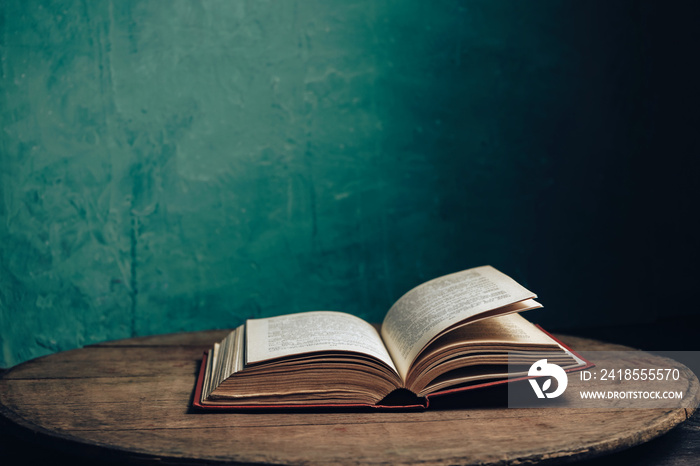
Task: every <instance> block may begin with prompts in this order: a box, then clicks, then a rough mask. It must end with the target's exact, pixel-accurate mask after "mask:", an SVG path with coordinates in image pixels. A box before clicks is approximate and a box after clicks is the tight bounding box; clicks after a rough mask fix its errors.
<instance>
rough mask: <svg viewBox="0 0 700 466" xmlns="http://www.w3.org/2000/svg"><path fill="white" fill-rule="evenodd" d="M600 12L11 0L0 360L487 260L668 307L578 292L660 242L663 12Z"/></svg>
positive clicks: (400, 3)
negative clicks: (658, 60)
mask: <svg viewBox="0 0 700 466" xmlns="http://www.w3.org/2000/svg"><path fill="white" fill-rule="evenodd" d="M608 3H609V2H536V3H531V2H520V1H510V2H494V1H491V0H484V1H472V2H459V1H452V0H444V1H437V2H432V1H431V2H427V1H418V0H410V1H406V0H397V1H371V0H350V1H333V2H327V1H301V0H300V1H286V2H282V1H278V2H266V1H240V2H238V1H213V0H212V1H206V2H204V1H172V2H171V1H168V2H160V1H97V2H92V1H78V0H66V1H43V2H39V1H26V0H8V1H4V2H2V4H1V5H0V15H1V17H0V20H1V24H0V30H1V31H2V34H1V36H0V40H1V41H2V42H1V48H0V54H1V59H2V78H1V80H0V89H1V93H0V95H1V96H2V97H1V98H2V107H1V113H0V124H1V125H2V133H1V134H0V141H1V146H0V150H1V152H0V173H1V176H2V178H1V179H0V183H1V185H0V187H1V190H0V201H1V202H0V244H1V246H0V344H1V348H2V350H1V351H0V366H1V367H8V366H12V365H14V364H17V363H19V362H21V361H24V360H26V359H29V358H32V357H36V356H39V355H42V354H46V353H49V352H54V351H59V350H64V349H69V348H74V347H78V346H81V345H85V344H89V343H92V342H96V341H102V340H107V339H115V338H124V337H130V336H133V335H146V334H154V333H164V332H174V331H183V330H199V329H207V328H224V327H232V326H235V325H238V324H239V323H241V322H242V321H243V320H244V319H245V318H248V317H260V316H269V315H275V314H280V313H288V312H298V311H304V310H313V309H335V310H342V311H347V312H351V313H354V314H357V315H359V316H362V317H364V318H367V319H369V320H373V321H378V320H381V318H382V316H383V315H384V313H385V312H386V310H387V309H388V307H389V306H390V305H391V303H392V302H393V301H394V300H396V299H398V297H400V295H401V294H402V293H403V292H405V291H407V290H408V289H409V288H410V287H412V286H414V285H416V284H418V283H420V282H422V281H424V280H427V279H430V278H433V277H435V276H438V275H442V274H445V273H449V272H453V271H456V270H461V269H464V268H468V267H472V266H477V265H483V264H487V263H488V264H492V265H494V266H496V267H498V268H500V269H501V270H503V271H504V272H506V273H509V274H510V275H512V276H514V277H515V278H516V279H518V280H519V281H521V282H523V283H524V284H525V285H526V286H529V287H531V288H532V289H534V290H535V291H536V292H538V293H539V294H540V295H541V297H542V301H543V302H544V304H545V306H546V308H547V309H550V311H549V312H548V311H541V312H542V314H539V315H538V316H535V315H533V316H532V317H533V318H535V319H536V320H539V321H541V322H543V323H545V324H549V325H551V326H554V327H558V328H559V327H563V328H566V327H567V326H569V327H570V326H574V325H578V324H582V323H585V322H589V321H591V320H608V321H611V322H620V321H625V320H626V319H629V318H641V319H644V318H646V319H653V318H655V317H656V316H658V315H659V312H660V311H659V310H657V309H656V308H655V307H654V306H646V307H644V306H641V307H640V306H637V307H636V308H629V307H625V306H617V308H616V309H615V312H612V313H611V312H610V311H609V309H608V308H606V307H602V306H600V305H591V303H590V302H587V301H586V300H585V299H584V296H592V297H593V298H594V299H595V298H596V297H601V296H602V298H608V306H609V305H611V304H612V305H617V304H621V303H625V302H627V301H625V299H623V297H622V295H621V294H619V293H617V292H616V290H615V288H616V286H617V284H616V282H615V281H614V278H615V277H619V274H620V273H622V274H623V275H624V274H629V273H630V272H629V270H630V268H632V269H634V267H636V266H639V265H642V264H643V263H644V259H643V258H639V257H638V251H639V246H640V245H643V244H647V245H648V242H647V241H655V239H654V238H653V234H652V233H644V231H642V232H641V233H638V234H637V235H636V236H634V238H632V239H630V238H631V236H630V235H629V233H631V232H637V231H638V229H637V228H636V227H635V225H636V224H637V223H638V222H639V221H642V219H643V218H646V215H647V211H646V210H645V209H644V208H642V207H639V202H638V197H639V196H640V195H641V196H642V198H643V200H644V201H645V202H647V201H648V203H653V196H651V195H649V194H644V193H646V192H647V191H645V188H644V186H646V183H647V177H648V176H649V174H650V173H652V171H653V170H655V169H654V168H653V167H651V166H645V165H643V164H642V165H639V164H637V161H639V160H640V158H641V156H640V154H642V155H643V154H644V151H646V150H648V148H649V147H653V146H654V144H655V143H656V142H658V141H659V140H660V137H659V136H653V135H651V133H650V132H649V131H648V129H649V128H650V127H651V126H654V124H655V120H654V119H653V117H652V115H654V113H653V112H654V111H655V109H654V108H651V107H650V105H652V104H653V103H654V102H656V103H660V102H661V103H662V102H665V99H663V97H664V96H658V95H656V94H655V93H654V92H655V91H653V89H656V87H655V86H656V84H657V83H655V82H654V77H655V76H656V77H658V76H660V75H658V74H654V71H653V70H651V68H650V63H651V62H650V59H649V56H650V54H651V57H652V58H653V57H654V56H660V52H659V50H660V49H659V47H660V46H658V45H655V43H654V42H653V41H652V43H651V45H650V42H649V41H650V40H651V39H654V38H656V37H657V35H656V34H655V33H654V32H653V31H652V32H649V29H648V28H647V26H648V24H649V22H650V21H651V22H652V23H653V20H654V18H655V17H656V16H655V13H656V12H655V11H653V8H651V7H650V6H649V5H647V4H638V3H637V2H622V3H615V2H612V3H615V5H609V4H608ZM650 38H651V39H650ZM654 54H656V55H654ZM650 73H651V74H650ZM649 76H651V77H649ZM652 94H653V95H652ZM640 97H645V99H641V98H640ZM650 99H651V100H650ZM650 102H651V103H650ZM661 105H663V104H661ZM652 106H653V105H652ZM659 127H661V130H659V129H658V128H659ZM655 128H657V133H656V134H659V131H661V132H662V133H663V131H662V130H663V126H662V125H656V126H655ZM681 141H682V140H681ZM635 164H636V165H635ZM632 165H634V166H636V167H637V168H630V167H631V166H632ZM640 167H641V168H640ZM681 176H684V175H681ZM644 196H646V197H644ZM681 202H683V201H681ZM648 203H647V204H645V205H646V206H648V205H650V204H648ZM679 228H680V225H679ZM646 231H648V229H647V230H646ZM640 235H641V236H640ZM645 235H646V236H645ZM648 235H651V236H652V237H649V236H648ZM680 241H681V243H682V241H686V242H689V241H690V239H681V240H680ZM610 251H615V255H614V257H613V255H611V254H609V253H610ZM647 252H649V248H647ZM648 257H649V256H648V255H647V258H648ZM599 265H602V266H603V269H604V270H603V271H601V270H599V269H598V266H599ZM635 273H636V272H635ZM639 273H641V272H639ZM635 279H636V276H634V277H632V278H630V279H626V281H625V283H627V284H632V283H634V280H635ZM635 286H637V285H635ZM634 289H635V290H637V289H640V288H639V287H636V288H634ZM632 301H633V304H641V303H642V301H641V300H632ZM640 316H641V317H640Z"/></svg>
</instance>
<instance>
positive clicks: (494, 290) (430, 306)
mask: <svg viewBox="0 0 700 466" xmlns="http://www.w3.org/2000/svg"><path fill="white" fill-rule="evenodd" d="M535 297H536V295H535V294H534V293H532V292H531V291H528V290H527V289H525V288H524V287H523V286H521V285H520V284H518V283H517V282H516V281H515V280H513V279H512V278H510V277H509V276H507V275H505V274H503V273H501V272H499V271H498V270H496V269H494V268H493V267H491V266H489V265H486V266H482V267H476V268H473V269H468V270H464V271H462V272H457V273H453V274H450V275H445V276H444V277H439V278H436V279H434V280H430V281H429V282H426V283H423V284H422V285H419V286H417V287H416V288H413V289H412V290H411V291H409V292H408V293H406V294H405V295H403V296H402V297H401V298H400V299H399V300H398V301H397V302H396V303H395V304H394V305H393V306H392V307H391V309H389V312H388V313H387V315H386V317H385V318H384V323H383V324H382V337H383V338H384V344H385V345H386V347H387V349H388V351H389V352H390V354H391V356H392V358H393V359H394V362H395V364H396V367H397V369H398V370H399V375H400V376H401V378H402V379H404V380H405V379H406V374H407V373H408V369H409V366H410V365H411V363H412V362H413V360H414V359H415V358H416V356H417V355H418V353H419V352H420V351H421V350H422V349H423V348H424V347H425V345H427V344H428V343H429V342H430V341H431V340H432V339H433V338H435V337H436V336H437V335H438V334H439V333H440V332H442V331H443V330H445V329H447V328H448V327H450V326H451V325H454V324H456V323H458V322H460V321H462V320H465V319H468V318H472V317H475V316H478V315H479V314H482V313H485V312H488V311H491V310H494V309H497V308H500V307H503V306H506V305H508V304H512V303H515V302H518V301H522V300H525V299H530V298H535Z"/></svg>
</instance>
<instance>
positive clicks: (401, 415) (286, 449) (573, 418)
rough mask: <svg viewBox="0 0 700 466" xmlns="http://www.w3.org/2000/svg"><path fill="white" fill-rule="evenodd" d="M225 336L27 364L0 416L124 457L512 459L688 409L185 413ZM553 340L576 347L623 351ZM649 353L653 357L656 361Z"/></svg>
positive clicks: (585, 442) (603, 441) (462, 402)
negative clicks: (209, 353)
mask: <svg viewBox="0 0 700 466" xmlns="http://www.w3.org/2000/svg"><path fill="white" fill-rule="evenodd" d="M226 333H227V332H226V331H208V332H194V333H182V334H172V335H162V336H154V337H143V338H133V339H129V340H120V341H114V342H107V343H103V344H98V345H93V346H89V347H85V348H82V349H77V350H73V351H66V352H63V353H57V354H53V355H50V356H46V357H43V358H39V359H35V360H32V361H28V362H26V363H24V364H21V365H19V366H16V367H14V368H13V369H12V370H10V371H9V372H7V373H6V374H4V376H3V377H2V378H1V379H0V414H2V416H3V417H4V418H6V420H9V422H10V423H11V425H12V427H13V431H14V432H16V433H18V434H19V435H23V436H25V437H31V438H32V439H33V441H39V442H43V443H48V444H52V445H55V446H60V448H62V449H63V450H66V449H68V450H72V451H75V452H79V453H80V454H81V455H84V456H87V457H93V458H97V457H101V456H104V457H109V458H110V459H112V460H115V459H116V460H118V461H120V462H125V463H126V462H134V463H138V462H148V463H149V464H152V463H153V462H155V461H159V462H164V463H167V464H178V463H183V464H198V463H201V464H212V463H276V464H299V463H303V464H328V463H343V464H357V463H363V464H365V463H382V464H401V463H425V464H436V463H439V464H445V463H450V464H496V463H497V464H508V463H516V464H521V463H534V462H539V461H553V462H562V461H567V460H575V459H583V458H592V457H595V456H598V455H603V454H606V453H610V452H613V451H618V450H621V449H624V448H628V447H631V446H633V445H637V444H640V443H643V442H645V441H647V440H650V439H652V438H654V437H657V436H659V435H661V434H663V433H665V432H667V431H668V430H670V429H671V428H672V427H674V426H675V425H677V424H679V423H681V422H683V421H684V420H685V419H687V418H688V417H689V416H690V415H691V414H692V411H693V409H682V408H680V409H558V410H557V411H556V414H555V415H553V411H552V410H547V409H508V408H506V407H505V406H504V404H503V400H502V398H501V399H500V401H494V399H493V396H490V395H489V392H488V391H487V390H482V393H481V394H479V393H473V394H465V395H463V396H462V397H460V398H459V399H458V400H451V401H449V402H448V403H447V404H443V405H442V406H440V405H439V404H438V406H437V407H436V408H437V409H430V410H427V411H422V412H364V411H360V412H358V411H345V412H333V411H322V412H319V411H306V412H304V411H297V412H274V413H270V412H267V413H260V412H257V413H204V414H203V413H200V412H195V411H193V410H192V408H191V401H192V395H193V388H194V382H195V377H196V374H197V371H198V369H199V362H200V361H201V357H202V352H203V351H204V350H205V349H208V348H209V347H210V346H211V345H212V343H214V342H215V341H219V340H221V339H222V338H223V337H224V336H225V335H226ZM559 337H560V338H561V339H562V340H563V341H564V342H565V343H567V344H568V345H570V346H571V347H572V348H574V349H576V350H581V351H583V350H611V351H612V350H623V349H629V348H626V347H621V346H618V345H611V344H604V343H600V342H596V341H592V340H585V339H581V338H575V337H567V336H559ZM638 354H640V353H638ZM645 354H646V353H645ZM648 357H649V358H652V359H650V360H649V361H650V363H653V362H654V361H653V358H655V357H656V356H652V355H648ZM666 365H667V364H666ZM681 367H683V366H681ZM690 385H691V386H689V388H688V395H687V396H693V397H695V399H697V398H698V393H699V392H700V390H699V387H698V382H697V379H694V380H693V381H692V382H691V384H690ZM695 406H697V403H696V404H695Z"/></svg>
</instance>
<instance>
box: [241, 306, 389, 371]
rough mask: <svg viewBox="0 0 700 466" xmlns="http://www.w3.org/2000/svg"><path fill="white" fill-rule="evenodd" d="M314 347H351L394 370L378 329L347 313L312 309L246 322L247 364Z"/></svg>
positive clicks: (345, 348) (306, 350)
mask: <svg viewBox="0 0 700 466" xmlns="http://www.w3.org/2000/svg"><path fill="white" fill-rule="evenodd" d="M317 351H354V352H357V353H362V354H366V355H369V356H373V357H375V358H377V359H379V360H380V361H382V362H384V363H386V364H387V365H388V366H389V367H390V368H392V369H393V370H394V371H396V367H395V365H394V363H393V362H392V360H391V357H390V356H389V353H388V352H387V350H386V348H385V347H384V343H382V339H381V337H380V336H379V333H378V332H377V330H376V329H375V328H374V327H373V326H372V325H370V324H369V323H367V322H365V321H364V320H362V319H360V318H359V317H355V316H353V315H350V314H345V313H342V312H333V311H313V312H302V313H299V314H289V315H284V316H278V317H270V318H267V319H249V320H248V321H247V322H246V364H255V363H257V362H261V361H266V360H269V359H274V358H279V357H284V356H291V355H296V354H303V353H312V352H317Z"/></svg>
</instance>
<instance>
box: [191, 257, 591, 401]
mask: <svg viewBox="0 0 700 466" xmlns="http://www.w3.org/2000/svg"><path fill="white" fill-rule="evenodd" d="M534 298H536V295H535V294H534V293H532V292H530V291H528V290H527V289H525V288H524V287H522V286H521V285H519V284H518V283H517V282H516V281H515V280H513V279H512V278H510V277H508V276H507V275H505V274H503V273H501V272H499V271H498V270H496V269H494V268H493V267H491V266H483V267H476V268H473V269H469V270H464V271H462V272H457V273H453V274H450V275H446V276H443V277H439V278H436V279H434V280H430V281H428V282H426V283H423V284H421V285H419V286H417V287H416V288H414V289H412V290H410V291H409V292H408V293H406V294H405V295H404V296H402V297H401V298H400V299H399V300H398V301H397V302H396V303H395V304H394V305H393V306H392V307H391V309H389V312H388V313H387V314H386V317H385V318H384V322H383V323H382V325H381V331H377V329H376V328H375V327H374V326H373V325H371V324H369V323H367V322H365V321H364V320H362V319H360V318H359V317H355V316H353V315H351V314H345V313H342V312H333V311H314V312H303V313H298V314H290V315H283V316H278V317H270V318H266V319H250V320H248V321H247V322H246V323H245V325H242V326H240V327H238V328H237V329H235V330H233V331H232V332H231V333H230V334H229V335H228V336H227V337H226V338H225V339H224V340H223V341H222V342H221V343H217V344H215V345H214V347H213V348H212V349H211V350H209V351H208V352H207V353H205V357H204V359H203V362H202V370H201V371H200V375H199V378H198V382H197V387H196V391H195V402H194V404H195V406H197V407H200V408H217V407H218V408H244V407H256V408H260V407H294V406H387V405H392V404H401V403H402V402H398V403H397V401H396V400H397V399H404V398H401V397H396V396H393V397H392V394H394V393H397V392H399V393H400V392H403V393H406V392H405V390H408V391H410V392H412V393H413V394H414V395H415V396H413V397H412V399H413V400H417V401H413V402H411V403H409V404H418V405H421V404H422V405H424V406H427V404H428V399H429V398H430V397H431V396H435V395H439V394H444V393H447V392H453V391H455V390H456V389H468V388H473V387H475V386H482V385H484V384H488V383H493V382H497V381H506V380H507V379H508V376H509V374H508V368H509V363H510V367H520V366H519V365H521V366H522V367H521V368H522V375H527V369H528V368H529V366H530V365H531V364H533V363H534V362H535V361H537V360H539V359H542V358H545V357H546V358H548V359H549V361H550V362H552V363H555V364H558V365H560V366H562V367H563V368H564V369H565V370H567V369H568V370H571V369H576V368H582V367H583V366H585V365H586V363H585V361H583V360H581V359H580V358H579V357H578V356H576V355H575V354H574V353H572V352H571V351H570V350H569V349H568V348H565V347H564V346H562V344H560V343H559V342H558V341H556V340H555V339H553V338H552V337H551V336H550V335H549V334H547V333H546V332H544V331H543V330H541V329H540V328H538V327H536V326H535V325H533V324H531V323H530V322H528V321H527V320H526V319H525V318H523V317H522V316H521V315H520V314H519V313H520V312H523V311H527V310H531V309H536V308H539V307H542V306H541V305H540V304H539V303H538V302H536V301H535V300H534ZM514 364H515V365H514ZM511 376H512V374H511Z"/></svg>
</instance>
